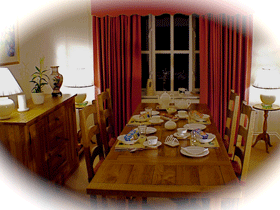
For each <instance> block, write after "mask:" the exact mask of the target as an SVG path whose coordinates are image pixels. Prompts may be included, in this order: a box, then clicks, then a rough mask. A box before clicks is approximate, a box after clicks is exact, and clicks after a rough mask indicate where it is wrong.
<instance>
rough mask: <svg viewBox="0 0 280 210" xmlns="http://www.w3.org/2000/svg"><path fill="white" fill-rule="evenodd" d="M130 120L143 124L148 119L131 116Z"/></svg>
mask: <svg viewBox="0 0 280 210" xmlns="http://www.w3.org/2000/svg"><path fill="white" fill-rule="evenodd" d="M132 118H133V119H134V120H136V121H138V122H145V121H147V120H148V119H149V118H140V115H133V116H132Z"/></svg>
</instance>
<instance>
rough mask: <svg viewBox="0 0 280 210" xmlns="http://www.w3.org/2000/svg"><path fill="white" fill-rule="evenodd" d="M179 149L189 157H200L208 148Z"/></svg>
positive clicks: (191, 147)
mask: <svg viewBox="0 0 280 210" xmlns="http://www.w3.org/2000/svg"><path fill="white" fill-rule="evenodd" d="M181 149H182V150H184V151H185V152H187V153H189V154H191V155H200V154H202V153H203V152H205V151H207V150H208V148H204V147H198V146H189V147H181Z"/></svg>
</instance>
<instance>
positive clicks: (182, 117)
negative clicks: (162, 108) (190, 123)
mask: <svg viewBox="0 0 280 210" xmlns="http://www.w3.org/2000/svg"><path fill="white" fill-rule="evenodd" d="M175 116H177V117H179V119H187V118H188V117H189V115H188V114H186V115H185V116H179V115H178V114H176V115H175Z"/></svg>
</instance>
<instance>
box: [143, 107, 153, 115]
mask: <svg viewBox="0 0 280 210" xmlns="http://www.w3.org/2000/svg"><path fill="white" fill-rule="evenodd" d="M145 111H146V112H147V113H148V114H149V117H152V111H153V108H152V107H146V108H145Z"/></svg>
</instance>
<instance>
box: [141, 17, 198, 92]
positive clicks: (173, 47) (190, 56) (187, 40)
mask: <svg viewBox="0 0 280 210" xmlns="http://www.w3.org/2000/svg"><path fill="white" fill-rule="evenodd" d="M198 23H199V19H198V15H182V14H176V15H169V14H163V15H160V16H153V15H149V16H143V17H142V19H141V24H142V25H141V33H142V34H141V38H142V40H141V42H142V46H141V49H142V51H141V52H142V88H143V89H145V88H146V84H147V79H149V78H151V79H153V83H154V87H155V90H156V92H157V93H160V92H162V91H171V92H174V91H178V88H182V87H183V88H186V89H187V90H188V91H189V92H191V91H199V87H200V84H199V42H198V41H199V27H198ZM191 29H192V30H191Z"/></svg>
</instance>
